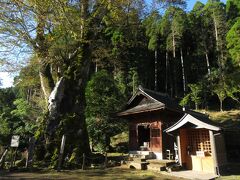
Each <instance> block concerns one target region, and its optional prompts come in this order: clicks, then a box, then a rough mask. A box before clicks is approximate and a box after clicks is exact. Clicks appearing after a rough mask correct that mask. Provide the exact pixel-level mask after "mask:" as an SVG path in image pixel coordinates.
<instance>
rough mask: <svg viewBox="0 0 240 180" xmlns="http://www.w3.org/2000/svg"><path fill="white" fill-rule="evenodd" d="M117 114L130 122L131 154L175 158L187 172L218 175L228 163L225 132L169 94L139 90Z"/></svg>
mask: <svg viewBox="0 0 240 180" xmlns="http://www.w3.org/2000/svg"><path fill="white" fill-rule="evenodd" d="M117 115H118V116H119V117H122V118H125V119H127V120H128V122H129V150H130V154H141V155H145V158H156V159H159V160H163V159H175V160H176V161H177V162H179V163H180V164H181V165H182V166H183V167H185V168H187V169H192V170H196V171H203V172H210V173H215V174H219V169H220V168H221V167H222V166H223V165H225V164H226V162H227V161H226V151H225V144H224V137H223V134H222V129H221V128H220V127H219V126H218V125H216V124H214V123H213V122H212V121H211V120H209V118H208V117H207V116H206V115H204V114H201V113H197V112H194V111H189V110H186V111H185V110H184V109H183V108H182V107H181V106H179V105H178V104H177V103H176V102H175V101H173V100H172V99H171V98H169V97H168V96H167V95H166V94H161V93H158V92H155V91H151V90H148V89H144V88H142V87H139V88H138V90H137V92H136V93H135V94H134V95H133V96H132V98H131V99H130V100H129V101H128V103H127V105H126V107H125V109H124V110H123V111H122V112H119V113H118V114H117Z"/></svg>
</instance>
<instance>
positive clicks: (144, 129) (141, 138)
mask: <svg viewBox="0 0 240 180" xmlns="http://www.w3.org/2000/svg"><path fill="white" fill-rule="evenodd" d="M144 142H150V128H149V126H148V125H146V126H145V125H144V126H138V146H139V147H140V146H143V143H144Z"/></svg>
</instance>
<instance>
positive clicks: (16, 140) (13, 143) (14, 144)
mask: <svg viewBox="0 0 240 180" xmlns="http://www.w3.org/2000/svg"><path fill="white" fill-rule="evenodd" d="M19 139H20V136H18V135H14V136H12V140H11V147H18V146H19Z"/></svg>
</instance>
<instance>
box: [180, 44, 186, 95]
mask: <svg viewBox="0 0 240 180" xmlns="http://www.w3.org/2000/svg"><path fill="white" fill-rule="evenodd" d="M180 55H181V65H182V80H183V94H184V96H185V94H186V79H185V69H184V62H183V52H182V48H180Z"/></svg>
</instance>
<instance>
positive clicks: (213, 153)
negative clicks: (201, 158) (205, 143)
mask: <svg viewBox="0 0 240 180" xmlns="http://www.w3.org/2000/svg"><path fill="white" fill-rule="evenodd" d="M209 137H210V143H211V150H212V157H213V164H214V172H215V174H217V175H219V168H218V161H217V154H216V152H217V151H216V144H215V137H214V134H213V131H211V130H209Z"/></svg>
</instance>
